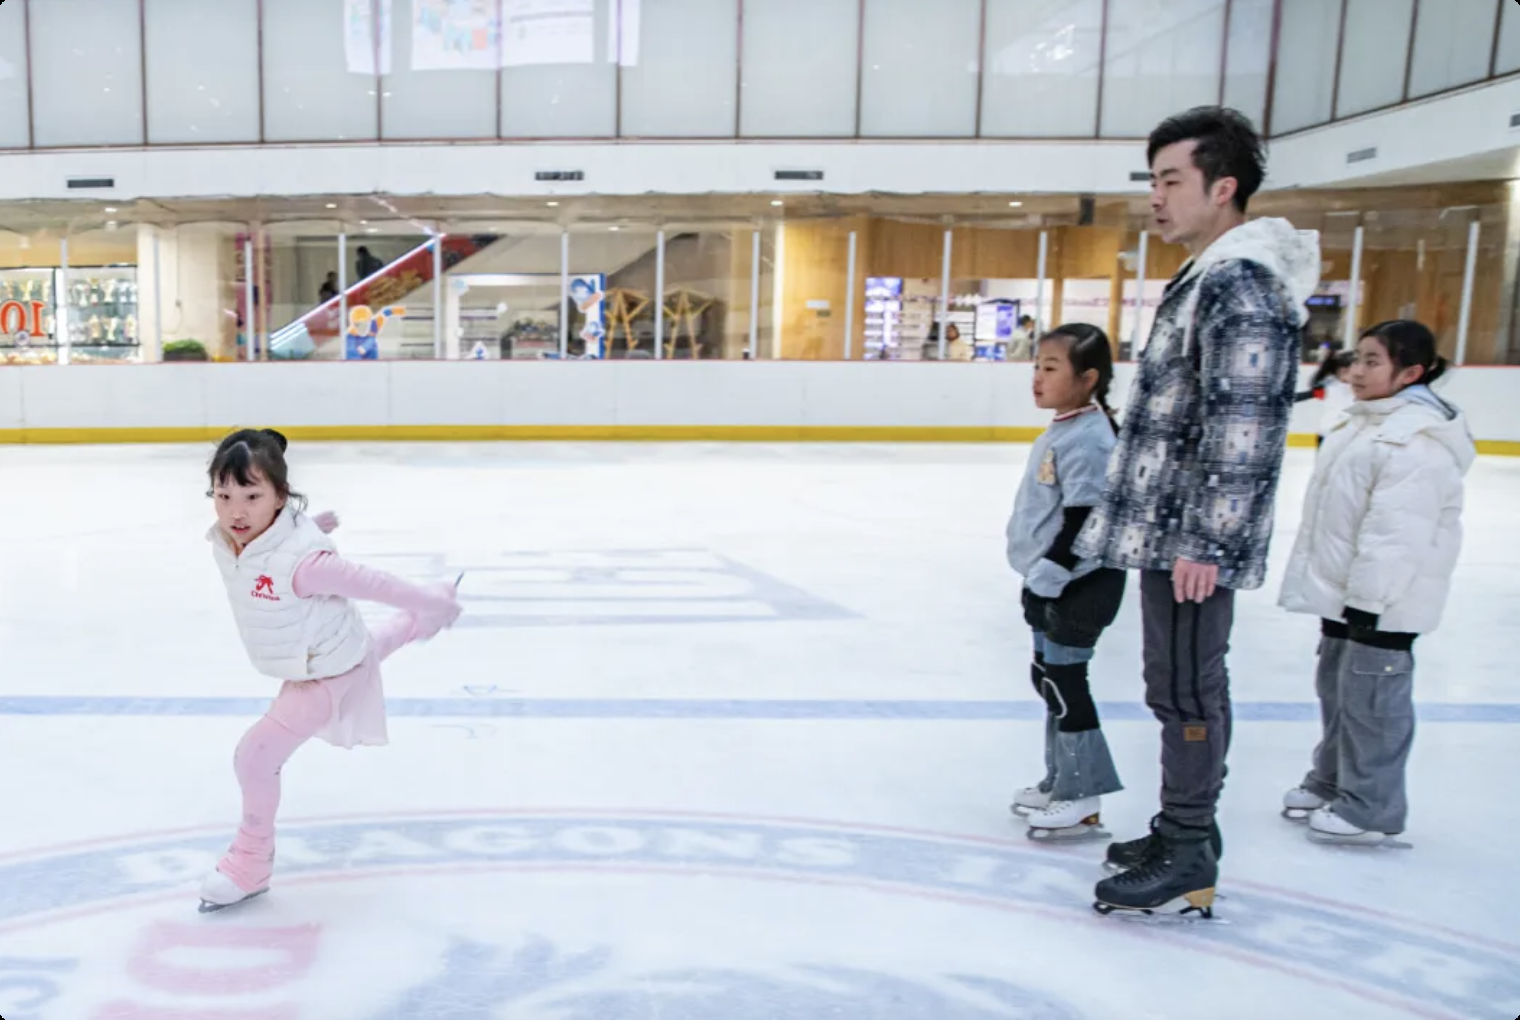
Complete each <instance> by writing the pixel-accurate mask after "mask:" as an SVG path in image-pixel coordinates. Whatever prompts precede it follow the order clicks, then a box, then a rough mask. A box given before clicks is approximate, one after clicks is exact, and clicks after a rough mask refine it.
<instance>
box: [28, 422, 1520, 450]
mask: <svg viewBox="0 0 1520 1020" xmlns="http://www.w3.org/2000/svg"><path fill="white" fill-rule="evenodd" d="M275 427H277V428H279V429H280V431H281V432H283V433H285V435H287V436H289V437H290V438H291V439H298V440H306V441H312V442H355V443H360V442H543V441H560V442H610V443H629V442H667V443H674V442H709V443H1032V442H1034V441H1035V440H1036V439H1038V438H1039V436H1040V433H1041V432H1043V431H1044V430H1043V429H1038V428H1030V427H1025V426H1020V427H1006V428H1004V427H999V428H978V427H971V426H967V427H959V426H934V425H884V426H875V425H291V426H275ZM229 431H231V429H230V428H225V427H222V426H216V427H212V428H199V427H192V428H87V429H0V444H28V445H49V444H66V443H77V444H96V443H214V442H217V441H218V440H220V439H221V438H222V437H223V436H225V435H226V434H227V433H228V432H229ZM1314 442H1315V437H1314V436H1313V435H1312V434H1310V433H1294V434H1293V435H1290V436H1289V437H1288V445H1289V446H1296V447H1309V448H1312V447H1313V446H1314ZM1477 448H1478V452H1479V453H1481V454H1487V455H1489V456H1499V457H1520V442H1514V441H1510V440H1496V439H1480V440H1478V442H1477Z"/></svg>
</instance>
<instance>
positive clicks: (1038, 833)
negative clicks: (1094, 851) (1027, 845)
mask: <svg viewBox="0 0 1520 1020" xmlns="http://www.w3.org/2000/svg"><path fill="white" fill-rule="evenodd" d="M1024 835H1026V836H1028V837H1029V838H1030V839H1031V840H1033V841H1034V842H1036V843H1097V842H1100V841H1102V840H1108V839H1113V838H1114V837H1113V836H1112V835H1111V834H1110V833H1109V831H1108V830H1107V829H1105V828H1103V826H1101V825H1074V826H1071V827H1070V828H1066V829H1037V828H1034V827H1033V826H1031V827H1030V828H1029V830H1028V831H1026V832H1025V833H1024Z"/></svg>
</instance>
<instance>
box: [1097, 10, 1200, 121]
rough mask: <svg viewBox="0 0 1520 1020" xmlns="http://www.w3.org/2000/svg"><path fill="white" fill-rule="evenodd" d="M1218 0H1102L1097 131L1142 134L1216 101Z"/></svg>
mask: <svg viewBox="0 0 1520 1020" xmlns="http://www.w3.org/2000/svg"><path fill="white" fill-rule="evenodd" d="M1223 45H1224V2H1223V0H1109V9H1108V46H1107V50H1106V57H1105V60H1104V80H1103V127H1102V133H1103V134H1104V135H1106V136H1108V137H1112V138H1136V137H1144V136H1145V135H1147V134H1149V133H1150V130H1151V128H1153V127H1155V126H1156V124H1158V123H1159V122H1160V121H1162V120H1163V119H1165V118H1166V117H1169V116H1171V115H1172V114H1174V113H1177V112H1179V111H1181V110H1186V109H1189V108H1190V107H1194V106H1201V105H1203V104H1205V103H1217V102H1218V101H1219V64H1220V52H1219V51H1220V47H1222V46H1223Z"/></svg>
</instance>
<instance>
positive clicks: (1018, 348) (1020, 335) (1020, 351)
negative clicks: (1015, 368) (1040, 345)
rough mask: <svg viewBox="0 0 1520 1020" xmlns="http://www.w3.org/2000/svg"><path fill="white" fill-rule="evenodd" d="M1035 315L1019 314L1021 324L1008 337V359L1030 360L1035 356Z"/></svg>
mask: <svg viewBox="0 0 1520 1020" xmlns="http://www.w3.org/2000/svg"><path fill="white" fill-rule="evenodd" d="M1035 328H1036V327H1035V323H1034V316H1032V315H1021V316H1019V326H1018V328H1017V329H1015V330H1014V331H1013V335H1012V336H1010V337H1009V338H1008V360H1009V361H1029V360H1031V359H1032V358H1033V357H1034V348H1035V343H1034V334H1035Z"/></svg>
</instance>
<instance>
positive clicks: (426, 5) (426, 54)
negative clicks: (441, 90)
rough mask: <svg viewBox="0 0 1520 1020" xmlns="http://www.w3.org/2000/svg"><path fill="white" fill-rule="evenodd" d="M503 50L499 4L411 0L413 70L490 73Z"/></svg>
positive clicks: (491, 0)
mask: <svg viewBox="0 0 1520 1020" xmlns="http://www.w3.org/2000/svg"><path fill="white" fill-rule="evenodd" d="M500 46H501V29H500V26H499V25H498V23H497V21H496V0H412V70H414V71H482V70H483V71H489V70H492V69H494V68H495V67H496V57H497V52H498V50H499V49H500Z"/></svg>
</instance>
